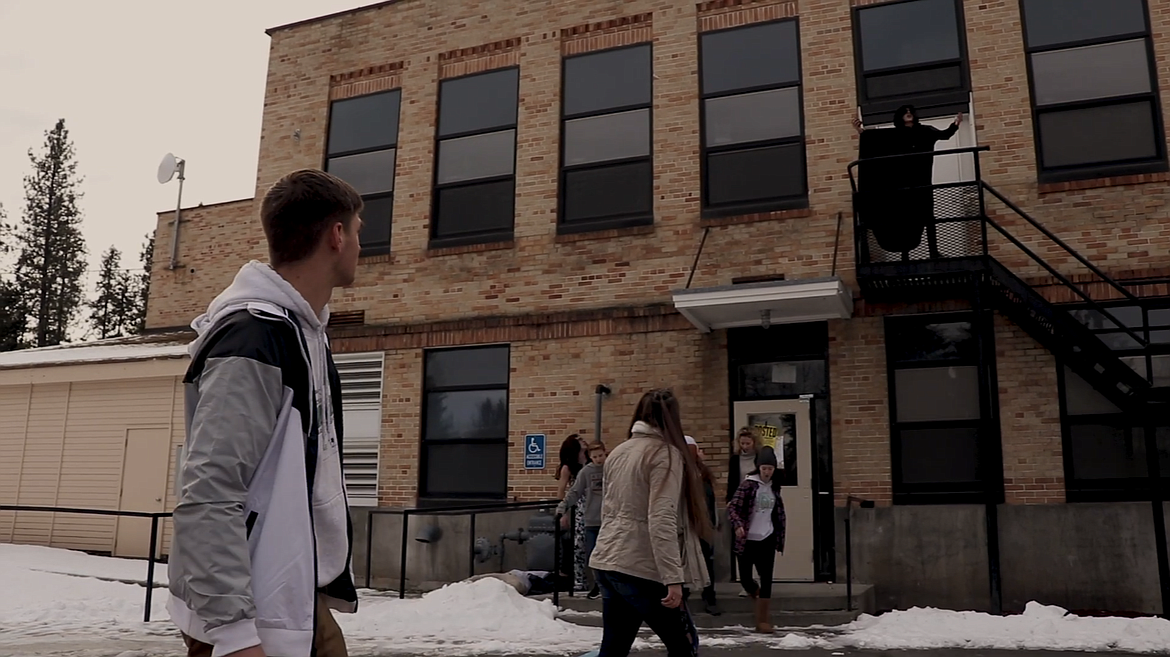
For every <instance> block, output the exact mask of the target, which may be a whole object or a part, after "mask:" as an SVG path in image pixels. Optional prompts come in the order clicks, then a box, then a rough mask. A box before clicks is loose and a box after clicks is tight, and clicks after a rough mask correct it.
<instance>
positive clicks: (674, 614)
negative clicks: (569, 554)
mask: <svg viewBox="0 0 1170 657" xmlns="http://www.w3.org/2000/svg"><path fill="white" fill-rule="evenodd" d="M704 507H705V504H704V502H703V486H702V483H701V482H700V481H699V476H698V470H697V468H696V467H695V461H694V458H693V457H692V456H691V452H690V450H688V449H687V444H686V440H685V438H684V437H683V431H682V421H681V420H680V412H679V404H678V400H677V399H676V398H675V396H674V395H673V394H672V393H671V392H670V391H669V390H661V389H660V390H653V391H650V392H648V393H646V394H645V395H644V396H643V397H642V399H641V401H640V402H638V406H637V409H636V410H635V412H634V419H633V421H632V422H631V424H630V438H629V440H626V441H625V442H623V443H622V444H621V445H618V446H617V447H616V448H615V449H614V450H613V453H611V454H610V455H609V458H608V460H607V461H606V463H605V479H604V484H603V494H602V502H601V533H600V534H599V535H598V537H597V547H596V548H595V549H594V552H593V558H592V559H591V560H590V565H591V566H592V567H593V569H594V571H595V572H596V573H597V581H598V583H599V584H600V585H601V596H602V601H603V602H602V625H603V633H602V639H601V649H600V651H599V657H626V655H628V654H629V653H630V647H631V646H632V645H633V643H634V639H635V638H637V635H638V629H639V628H640V627H641V626H642V623H643V622H645V623H646V624H648V625H649V626H650V629H652V630H653V631H654V633H655V634H657V635H658V638H660V639H662V643H663V644H665V646H666V651H667V655H668V656H669V657H693V656H694V655H696V654H697V653H698V649H699V636H698V634H697V633H696V632H695V625H694V622H693V621H692V620H691V615H690V613H689V612H688V611H687V605H686V600H685V595H684V590H683V589H684V587H687V588H689V589H690V590H695V589H699V590H701V589H703V588H704V587H706V586H707V583H708V582H709V581H710V579H709V577H708V576H707V569H706V567H705V565H704V564H703V551H702V547H701V546H700V544H699V542H700V540H701V539H710V538H711V525H710V522H709V521H708V520H707V511H706V509H705V508H704Z"/></svg>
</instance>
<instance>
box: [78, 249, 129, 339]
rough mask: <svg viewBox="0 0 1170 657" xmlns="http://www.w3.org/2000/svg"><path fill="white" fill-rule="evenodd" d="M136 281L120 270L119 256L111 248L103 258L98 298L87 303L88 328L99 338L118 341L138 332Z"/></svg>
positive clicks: (115, 250)
mask: <svg viewBox="0 0 1170 657" xmlns="http://www.w3.org/2000/svg"><path fill="white" fill-rule="evenodd" d="M138 299H139V297H138V289H137V281H136V280H135V279H134V278H131V276H130V274H129V273H127V272H126V271H125V270H124V269H122V252H121V251H119V250H118V249H116V248H114V247H112V246H111V247H110V248H109V249H107V250H106V252H105V253H104V254H102V265H101V269H100V270H99V273H98V284H97V298H96V299H94V300H93V301H91V302H90V304H89V308H90V315H89V324H90V326H91V327H92V328H93V330H94V333H96V334H97V336H98V337H99V338H120V337H122V336H124V335H130V334H131V333H133V332H134V331H135V330H136V329H137V323H138V315H139V314H140V313H139V310H138V308H139V304H138Z"/></svg>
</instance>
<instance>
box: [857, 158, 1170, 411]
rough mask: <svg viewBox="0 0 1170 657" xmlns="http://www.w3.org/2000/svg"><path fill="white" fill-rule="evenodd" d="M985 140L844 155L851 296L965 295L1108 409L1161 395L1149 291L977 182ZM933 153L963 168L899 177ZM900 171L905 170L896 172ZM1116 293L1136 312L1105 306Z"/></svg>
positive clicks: (1167, 348) (1114, 301)
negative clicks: (1131, 315) (1125, 314)
mask: <svg viewBox="0 0 1170 657" xmlns="http://www.w3.org/2000/svg"><path fill="white" fill-rule="evenodd" d="M987 150H988V148H987V147H979V148H963V149H954V150H944V151H935V152H933V153H927V154H914V155H894V156H887V157H880V158H870V159H863V160H858V161H856V162H853V163H851V164H850V165H849V168H848V171H849V179H850V184H851V185H852V189H853V212H854V224H853V230H854V248H855V254H856V269H857V280H858V286H859V287H860V289H861V293H862V296H863V297H864V298H865V299H866V300H867V301H869V302H873V303H896V302H907V303H913V302H921V301H927V300H942V299H959V298H963V299H971V300H972V302H973V303H974V304H978V307H989V308H994V309H996V310H998V311H1000V312H1001V313H1002V314H1004V315H1005V316H1007V317H1008V318H1010V319H1011V320H1012V321H1014V322H1015V323H1016V324H1017V325H1019V326H1020V327H1022V328H1023V329H1024V330H1026V331H1027V332H1028V333H1029V334H1031V335H1032V336H1033V337H1034V338H1035V339H1036V340H1037V341H1038V342H1040V343H1041V344H1042V345H1043V346H1044V347H1045V348H1046V349H1048V350H1049V351H1051V352H1052V353H1053V354H1055V355H1057V356H1058V357H1059V358H1060V359H1061V361H1062V362H1064V363H1065V364H1066V365H1067V366H1068V367H1069V368H1070V369H1072V370H1073V371H1074V372H1076V373H1077V374H1079V375H1080V376H1081V377H1082V378H1084V379H1085V380H1086V381H1088V382H1089V383H1090V384H1091V385H1093V387H1094V388H1096V389H1097V390H1098V391H1100V392H1101V393H1102V394H1103V395H1105V396H1106V397H1108V398H1109V399H1110V400H1111V401H1113V402H1114V403H1115V404H1118V405H1119V406H1120V407H1122V408H1144V407H1145V404H1146V403H1148V402H1156V403H1163V402H1165V401H1167V400H1168V399H1170V395H1168V394H1167V393H1168V392H1170V389H1167V388H1155V387H1154V386H1153V385H1152V376H1153V374H1152V372H1153V368H1152V366H1151V363H1152V360H1151V359H1152V358H1153V357H1155V356H1156V355H1158V354H1159V353H1170V345H1161V346H1159V345H1157V344H1153V343H1152V341H1151V324H1150V321H1149V315H1150V299H1148V298H1139V297H1138V296H1137V295H1136V294H1135V293H1134V292H1133V291H1131V290H1130V289H1129V288H1128V287H1126V286H1125V285H1122V284H1121V283H1118V282H1117V281H1115V280H1113V279H1112V278H1110V277H1109V276H1108V275H1107V274H1105V273H1104V272H1103V271H1101V269H1099V268H1098V267H1097V266H1095V265H1094V264H1093V263H1091V262H1090V261H1089V260H1088V259H1086V258H1085V257H1084V256H1082V255H1081V254H1080V253H1078V252H1077V251H1075V250H1074V249H1072V248H1071V247H1070V246H1068V245H1067V244H1066V243H1065V242H1063V241H1062V240H1061V239H1060V238H1059V237H1057V236H1056V235H1055V234H1053V233H1052V232H1051V231H1050V230H1048V229H1047V228H1046V227H1044V226H1043V225H1042V224H1040V222H1038V221H1037V220H1036V219H1034V218H1033V217H1032V216H1030V215H1029V214H1028V213H1027V212H1025V211H1024V210H1022V209H1021V208H1020V207H1019V206H1017V205H1016V204H1014V203H1012V202H1011V201H1010V200H1009V199H1008V198H1007V197H1005V196H1004V195H1003V194H1001V193H1000V192H998V191H997V190H995V189H994V188H993V187H991V186H989V185H988V184H987V183H986V182H984V181H983V179H982V176H981V172H980V166H979V156H980V154H981V153H982V152H985V151H987ZM940 157H965V158H969V160H970V161H971V162H972V163H973V175H968V176H967V178H969V179H967V180H963V181H960V182H950V183H943V184H931V185H915V186H906V185H907V180H908V179H910V178H913V177H914V176H917V177H918V178H919V179H921V178H922V171H923V169H924V168H925V170H926V171H927V176H926V178H927V179H929V177H930V176H929V171H930V166H929V165H930V163H931V162H933V161H934V160H937V159H938V158H940ZM924 163H925V166H924ZM907 170H909V171H911V172H912V174H913V175H911V176H906V177H902V176H901V173H902V172H903V171H907ZM914 172H916V173H914ZM989 201H990V202H991V203H992V206H993V207H990V208H989V207H988V202H989ZM1040 254H1044V257H1041V255H1040ZM1029 281H1032V282H1031V283H1030V282H1029ZM1119 303H1120V304H1124V305H1125V306H1128V307H1130V308H1131V309H1140V317H1141V319H1140V321H1133V320H1132V319H1131V320H1129V321H1128V322H1123V321H1122V320H1121V319H1119V318H1118V317H1117V316H1115V315H1114V312H1113V311H1111V310H1110V309H1111V308H1114V309H1116V307H1117V305H1118V304H1119ZM1074 311H1075V312H1074ZM1088 316H1091V317H1092V318H1093V320H1094V322H1095V323H1096V324H1098V326H1095V327H1094V329H1095V330H1092V329H1090V328H1089V327H1088V326H1086V323H1085V322H1084V321H1083V319H1084V318H1085V317H1088ZM1135 324H1137V325H1135ZM1102 327H1104V328H1106V329H1109V330H1112V331H1115V332H1116V333H1117V334H1118V335H1120V336H1123V337H1124V339H1125V341H1126V342H1127V343H1128V344H1129V345H1131V346H1134V348H1135V349H1136V350H1137V353H1138V354H1140V356H1141V358H1139V359H1137V360H1138V361H1139V362H1140V365H1141V366H1139V363H1135V362H1134V361H1135V359H1134V358H1127V359H1125V360H1123V359H1122V358H1120V357H1119V356H1118V355H1117V354H1116V353H1115V352H1114V351H1113V349H1111V348H1110V346H1109V345H1107V344H1106V343H1105V342H1104V341H1103V340H1102V339H1101V337H1099V336H1100V329H1101V328H1102ZM1154 332H1155V333H1156V332H1157V331H1154ZM1133 351H1134V349H1131V350H1130V353H1133ZM1135 405H1136V406H1135Z"/></svg>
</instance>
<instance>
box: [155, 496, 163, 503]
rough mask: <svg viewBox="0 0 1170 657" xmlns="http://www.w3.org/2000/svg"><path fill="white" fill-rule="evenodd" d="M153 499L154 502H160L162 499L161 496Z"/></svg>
mask: <svg viewBox="0 0 1170 657" xmlns="http://www.w3.org/2000/svg"><path fill="white" fill-rule="evenodd" d="M154 501H155V502H161V501H162V498H161V497H156V498H154Z"/></svg>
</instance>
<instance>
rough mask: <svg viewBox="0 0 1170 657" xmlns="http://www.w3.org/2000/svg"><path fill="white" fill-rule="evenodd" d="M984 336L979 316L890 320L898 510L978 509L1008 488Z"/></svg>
mask: <svg viewBox="0 0 1170 657" xmlns="http://www.w3.org/2000/svg"><path fill="white" fill-rule="evenodd" d="M978 330H979V323H978V322H977V319H976V317H975V315H974V314H973V313H953V314H947V315H934V316H906V317H889V318H887V319H886V360H887V366H888V368H889V387H890V433H891V436H890V438H891V445H890V455H891V458H892V460H893V463H892V468H891V470H892V471H893V472H892V474H893V493H894V502H895V503H896V504H906V503H910V504H914V503H934V502H942V503H966V502H972V503H974V502H978V501H982V500H986V494H987V491H988V490H990V489H991V488H990V486H989V485H991V486H999V484H1000V483H1001V482H1002V479H1003V469H1002V458H1001V457H1000V454H999V440H998V433H997V432H996V428H995V427H996V422H995V419H994V417H992V413H991V411H990V409H991V408H992V404H991V400H990V399H989V397H988V393H987V391H988V390H994V389H995V386H994V383H992V382H990V380H989V378H990V376H991V368H990V364H989V363H987V362H986V361H985V360H984V359H982V358H980V346H979V339H980V337H979V335H978V334H977V331H978ZM984 330H985V336H987V337H988V338H989V337H990V336H989V329H984ZM984 351H985V353H991V351H992V350H990V349H986V350H984ZM1000 490H1001V491H1002V487H1000Z"/></svg>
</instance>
